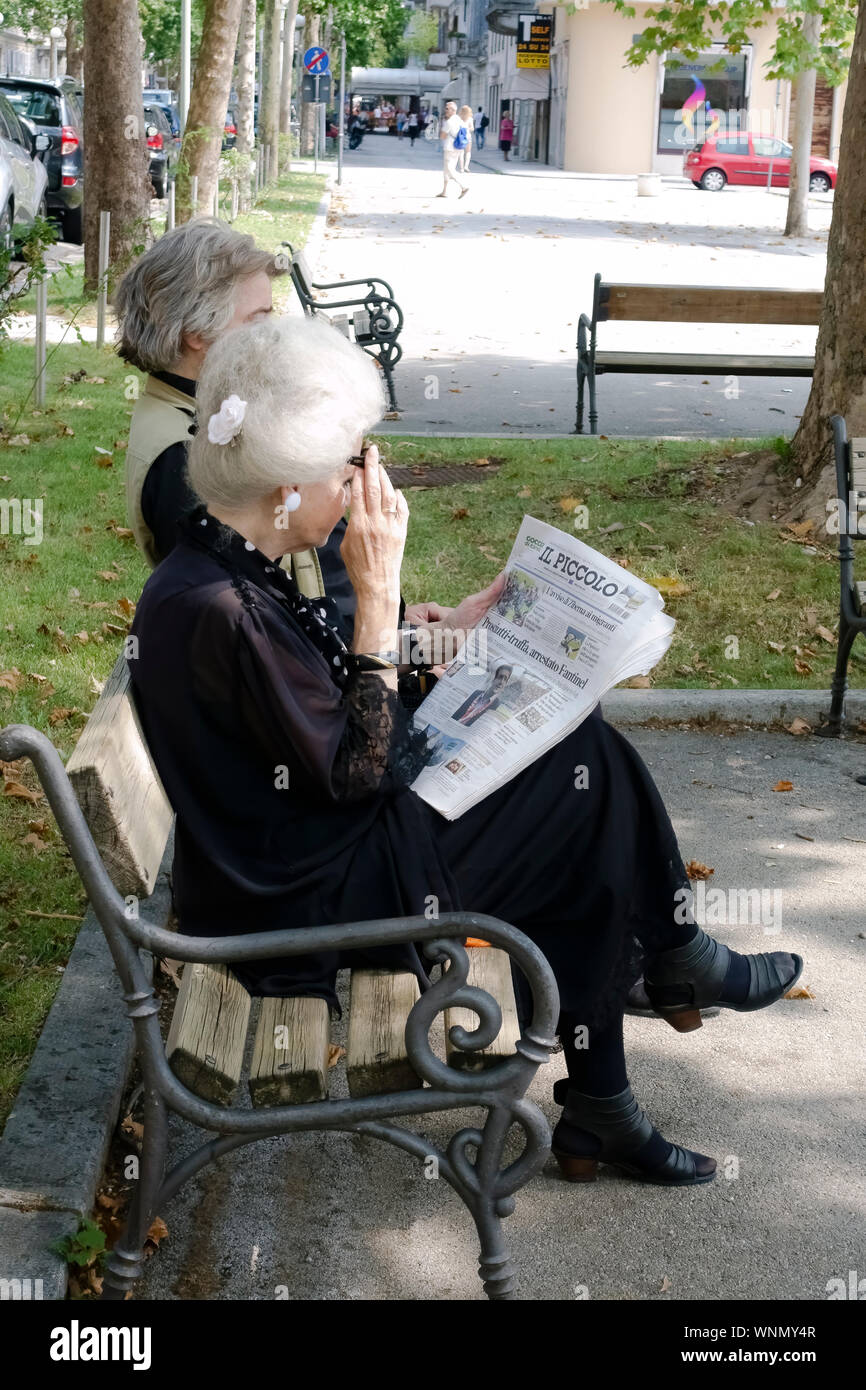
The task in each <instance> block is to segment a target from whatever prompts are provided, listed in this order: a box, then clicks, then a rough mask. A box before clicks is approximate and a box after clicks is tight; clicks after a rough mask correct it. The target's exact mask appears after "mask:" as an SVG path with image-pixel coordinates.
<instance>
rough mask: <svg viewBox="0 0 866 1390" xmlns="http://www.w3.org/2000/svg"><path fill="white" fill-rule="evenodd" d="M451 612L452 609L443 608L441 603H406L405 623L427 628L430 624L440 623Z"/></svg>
mask: <svg viewBox="0 0 866 1390" xmlns="http://www.w3.org/2000/svg"><path fill="white" fill-rule="evenodd" d="M453 612H454V609H453V608H443V607H442V605H441V603H407V605H406V614H405V617H406V622H407V623H414V624H415V625H416V626H417V627H429V626H430V625H431V623H441V622H442V620H443V619H444V618H447V617H448V614H449V613H453Z"/></svg>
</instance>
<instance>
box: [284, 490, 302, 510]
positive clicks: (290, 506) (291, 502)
mask: <svg viewBox="0 0 866 1390" xmlns="http://www.w3.org/2000/svg"><path fill="white" fill-rule="evenodd" d="M283 505H284V507H285V510H286V511H287V512H296V511H297V510H298V507H299V506H300V505H301V494H300V493H299V492H290V493H289V495H288V497H287V498H286V500H285V503H284V504H283Z"/></svg>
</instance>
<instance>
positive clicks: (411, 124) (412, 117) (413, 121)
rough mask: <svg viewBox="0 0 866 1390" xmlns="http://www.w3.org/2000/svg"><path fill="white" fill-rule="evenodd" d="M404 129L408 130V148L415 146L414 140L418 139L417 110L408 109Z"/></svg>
mask: <svg viewBox="0 0 866 1390" xmlns="http://www.w3.org/2000/svg"><path fill="white" fill-rule="evenodd" d="M406 129H407V130H408V132H409V148H410V150H412V149H414V148H415V141H416V140H417V139H418V112H417V111H410V112H409V118H408V120H407V122H406Z"/></svg>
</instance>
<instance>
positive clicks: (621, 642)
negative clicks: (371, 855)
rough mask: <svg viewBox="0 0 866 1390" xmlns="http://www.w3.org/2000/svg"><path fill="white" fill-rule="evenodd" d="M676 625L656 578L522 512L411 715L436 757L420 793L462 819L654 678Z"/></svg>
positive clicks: (422, 777)
mask: <svg viewBox="0 0 866 1390" xmlns="http://www.w3.org/2000/svg"><path fill="white" fill-rule="evenodd" d="M674 625H675V624H674V620H673V618H671V617H670V616H669V615H668V614H667V613H665V612H664V600H663V598H662V596H661V594H660V593H659V592H658V590H657V589H654V588H653V587H652V585H650V584H646V583H644V581H643V580H641V579H638V578H636V576H635V575H633V574H629V573H628V571H627V570H624V569H623V568H622V567H621V566H620V565H617V564H615V563H614V562H613V561H612V560H609V559H608V558H607V557H606V556H604V555H601V554H599V552H598V551H597V550H592V549H591V548H590V546H588V545H584V543H583V542H582V541H580V540H578V539H577V538H576V537H575V536H570V535H568V534H566V533H565V532H564V531H558V530H557V529H556V528H555V527H554V526H548V525H546V524H545V523H544V522H543V521H536V520H535V518H534V517H531V516H526V517H524V518H523V523H522V525H521V527H520V531H519V533H518V536H517V540H516V541H515V542H514V547H513V549H512V551H511V555H510V557H509V560H508V565H507V567H506V575H505V587H504V588H503V590H502V594H501V596H500V598H499V600H498V601H497V603H496V604H495V605H494V606H493V607H492V608H491V609H490V610H489V611H488V612H487V614H486V615H485V617H484V618H483V619H482V620H481V623H480V624H479V626H478V627H477V628H475V629H473V631H472V632H471V633H469V634H468V636H467V640H466V641H465V642H464V644H463V645H462V646H461V648H460V649H459V651H458V652H457V654H456V656H455V658H454V660H453V661H452V662H451V663H450V665H449V666H448V667H447V668H446V670H445V673H444V674H443V675H442V676H441V677H440V679H439V681H438V682H437V684H436V686H435V687H434V689H433V691H432V692H431V693H430V695H428V696H427V698H426V700H424V701H423V702H422V703H421V704H420V705H419V707H418V709H417V710H416V712H415V723H416V725H417V726H418V727H419V728H421V729H422V730H423V731H424V732H425V733H426V736H427V746H428V758H427V762H426V765H425V767H424V768H423V770H422V771H421V773H420V774H419V775H418V777H417V778H416V779H415V781H414V782H413V784H412V786H413V789H414V791H416V792H417V793H418V795H419V796H420V797H422V798H423V800H424V801H426V802H427V803H428V804H429V805H430V806H432V807H434V809H435V810H437V811H439V812H440V813H441V814H442V815H443V816H445V817H446V818H447V819H448V820H456V819H457V818H458V816H462V815H463V813H464V811H468V809H469V807H470V806H474V805H475V804H476V803H477V802H479V801H481V800H483V798H484V797H485V796H488V795H489V794H490V792H492V791H495V790H496V788H497V787H501V786H502V785H503V783H505V782H507V781H509V780H510V779H511V778H512V777H516V775H517V774H518V772H522V770H523V769H524V768H525V767H527V766H528V765H529V764H530V763H532V762H534V761H535V759H536V758H539V757H541V755H542V753H545V752H547V750H548V749H549V748H552V747H553V746H554V744H556V743H558V742H559V741H560V740H561V739H563V738H564V737H565V735H566V734H569V733H571V731H572V730H573V729H576V728H577V726H578V724H580V723H581V722H582V721H583V720H584V719H585V718H586V717H587V715H588V714H590V713H591V711H592V710H593V709H594V707H595V705H596V704H597V703H598V701H599V699H600V698H601V696H602V695H603V694H604V693H605V692H606V691H607V690H610V688H611V687H612V686H614V685H616V684H617V683H618V682H619V681H622V680H625V679H626V678H627V677H629V676H635V675H646V674H648V673H649V672H650V671H651V670H652V668H653V667H654V666H655V665H656V663H657V662H658V661H660V660H661V658H662V656H663V655H664V653H665V652H666V651H667V649H668V647H669V646H670V643H671V638H672V636H673V630H674Z"/></svg>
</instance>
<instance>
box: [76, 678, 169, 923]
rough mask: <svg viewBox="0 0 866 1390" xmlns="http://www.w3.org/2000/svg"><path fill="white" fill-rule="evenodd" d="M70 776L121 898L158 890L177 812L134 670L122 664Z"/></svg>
mask: <svg viewBox="0 0 866 1390" xmlns="http://www.w3.org/2000/svg"><path fill="white" fill-rule="evenodd" d="M66 771H67V774H68V776H69V780H70V781H71V783H72V785H73V787H74V788H75V795H76V796H77V797H78V803H79V805H80V806H81V809H82V811H83V812H84V815H85V818H86V820H87V823H88V825H89V827H90V833H91V834H92V836H93V839H94V841H95V842H96V847H97V849H98V850H99V852H100V854H101V855H102V859H103V862H104V863H105V867H106V869H107V870H108V873H109V875H110V877H111V880H112V882H113V884H114V886H115V887H116V888H117V890H118V892H120V893H123V894H125V895H126V894H135V896H136V897H141V898H147V897H149V896H150V894H151V892H152V891H153V886H154V884H155V883H156V877H157V874H158V873H159V866H160V864H161V863H162V857H163V854H164V853H165V846H166V842H167V840H168V836H169V832H170V830H171V822H172V809H171V806H170V805H169V801H168V797H167V796H166V794H165V791H164V790H163V786H162V783H161V782H160V780H159V776H158V775H157V771H156V768H155V767H154V765H153V762H152V761H151V757H150V753H149V752H148V750H147V746H146V744H145V742H144V739H143V737H142V733H141V728H140V726H139V722H138V716H137V714H136V712H135V706H134V704H133V702H132V697H131V694H130V682H129V669H128V667H127V664H126V659H125V657H124V656H122V655H121V656H120V657H118V659H117V661H116V663H115V665H114V669H113V670H112V672H111V675H110V676H109V677H108V680H107V681H106V682H105V686H104V688H103V691H102V694H101V695H100V696H99V699H98V700H97V701H96V704H95V705H94V707H93V710H92V711H91V714H90V717H89V719H88V721H87V723H86V724H85V726H84V730H83V732H82V734H81V737H80V738H79V740H78V743H77V744H76V745H75V748H74V750H73V752H72V756H71V757H70V759H69V762H68V763H67V765H66Z"/></svg>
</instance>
